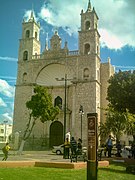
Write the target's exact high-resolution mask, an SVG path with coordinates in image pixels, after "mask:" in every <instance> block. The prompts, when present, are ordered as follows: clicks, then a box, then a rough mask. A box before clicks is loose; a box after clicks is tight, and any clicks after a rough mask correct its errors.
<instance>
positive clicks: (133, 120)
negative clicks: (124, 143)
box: [125, 111, 135, 142]
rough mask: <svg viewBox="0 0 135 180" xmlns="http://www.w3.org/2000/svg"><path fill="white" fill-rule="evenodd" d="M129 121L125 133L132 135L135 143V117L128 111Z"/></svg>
mask: <svg viewBox="0 0 135 180" xmlns="http://www.w3.org/2000/svg"><path fill="white" fill-rule="evenodd" d="M127 119H128V121H127V124H126V129H125V133H127V134H128V135H132V136H133V141H134V142H135V115H134V114H131V113H129V112H128V111H127Z"/></svg>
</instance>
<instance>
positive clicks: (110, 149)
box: [106, 135, 113, 157]
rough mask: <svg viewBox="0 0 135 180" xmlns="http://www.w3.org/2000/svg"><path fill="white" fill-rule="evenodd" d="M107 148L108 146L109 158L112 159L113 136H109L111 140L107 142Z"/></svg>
mask: <svg viewBox="0 0 135 180" xmlns="http://www.w3.org/2000/svg"><path fill="white" fill-rule="evenodd" d="M106 146H107V151H108V157H111V154H112V148H113V144H112V139H111V135H109V138H108V140H107V142H106Z"/></svg>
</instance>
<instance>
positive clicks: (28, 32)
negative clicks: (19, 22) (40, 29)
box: [25, 30, 30, 38]
mask: <svg viewBox="0 0 135 180" xmlns="http://www.w3.org/2000/svg"><path fill="white" fill-rule="evenodd" d="M25 37H26V38H29V37H30V31H29V30H27V31H26V35H25Z"/></svg>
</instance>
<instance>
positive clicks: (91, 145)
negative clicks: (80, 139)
mask: <svg viewBox="0 0 135 180" xmlns="http://www.w3.org/2000/svg"><path fill="white" fill-rule="evenodd" d="M96 126H97V123H96V117H95V116H88V160H92V161H96V159H97V158H96V155H97V153H96V151H97V130H96V128H97V127H96Z"/></svg>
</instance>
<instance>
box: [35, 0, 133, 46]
mask: <svg viewBox="0 0 135 180" xmlns="http://www.w3.org/2000/svg"><path fill="white" fill-rule="evenodd" d="M49 2H50V3H45V4H44V5H43V6H42V7H41V11H40V13H39V14H38V15H39V17H40V18H41V19H43V20H44V21H46V22H47V23H49V24H51V25H52V26H56V27H62V28H63V29H64V30H65V31H67V32H68V33H69V34H70V35H71V34H74V33H77V31H78V28H79V26H80V12H81V9H84V11H85V10H86V9H87V4H88V0H81V1H78V0H68V1H67V0H63V1H61V0H57V1H54V0H50V1H49ZM91 4H92V6H94V7H95V10H96V12H97V15H98V16H99V31H100V34H101V37H102V38H101V45H106V46H107V47H108V48H111V49H118V48H121V47H123V46H125V45H129V46H133V47H135V41H134V39H135V33H134V29H135V13H134V11H135V1H134V0H129V1H126V0H108V1H106V0H102V1H101V0H96V1H94V0H93V1H92V0H91Z"/></svg>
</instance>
